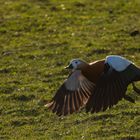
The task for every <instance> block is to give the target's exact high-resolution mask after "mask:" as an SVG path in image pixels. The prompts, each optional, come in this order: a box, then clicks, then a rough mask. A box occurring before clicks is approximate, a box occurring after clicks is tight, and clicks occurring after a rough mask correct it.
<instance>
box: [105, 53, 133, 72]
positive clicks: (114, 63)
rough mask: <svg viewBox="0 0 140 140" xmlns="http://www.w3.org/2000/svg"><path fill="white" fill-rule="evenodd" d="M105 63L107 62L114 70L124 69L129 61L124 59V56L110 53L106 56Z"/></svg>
mask: <svg viewBox="0 0 140 140" xmlns="http://www.w3.org/2000/svg"><path fill="white" fill-rule="evenodd" d="M105 63H108V64H109V65H110V66H111V67H112V68H114V69H115V70H116V71H123V70H125V69H126V68H127V67H128V66H129V65H130V64H132V62H131V61H129V60H127V59H125V58H124V57H121V56H118V55H110V56H107V57H106V60H105Z"/></svg>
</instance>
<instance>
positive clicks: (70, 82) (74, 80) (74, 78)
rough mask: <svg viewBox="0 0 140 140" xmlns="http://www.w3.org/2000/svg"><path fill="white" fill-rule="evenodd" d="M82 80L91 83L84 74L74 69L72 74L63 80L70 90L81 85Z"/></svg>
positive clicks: (76, 88) (74, 89)
mask: <svg viewBox="0 0 140 140" xmlns="http://www.w3.org/2000/svg"><path fill="white" fill-rule="evenodd" d="M83 82H86V83H87V84H88V85H93V86H94V84H93V83H92V82H90V81H89V80H88V79H87V78H86V77H85V76H83V75H82V74H81V71H80V70H76V71H75V72H73V73H72V75H71V76H70V77H69V78H68V79H67V80H66V81H65V86H66V88H67V89H68V90H70V91H76V90H78V88H79V87H80V86H81V84H82V83H83Z"/></svg>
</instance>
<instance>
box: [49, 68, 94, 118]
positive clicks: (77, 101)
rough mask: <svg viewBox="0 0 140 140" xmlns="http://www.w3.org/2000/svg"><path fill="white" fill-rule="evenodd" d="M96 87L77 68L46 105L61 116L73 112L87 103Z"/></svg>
mask: <svg viewBox="0 0 140 140" xmlns="http://www.w3.org/2000/svg"><path fill="white" fill-rule="evenodd" d="M75 77H76V78H75ZM94 87H95V85H94V83H93V82H91V81H89V80H88V79H87V78H86V77H84V76H83V75H82V73H81V71H79V70H77V71H76V72H74V73H73V74H71V76H69V78H68V79H67V80H65V82H64V84H63V85H62V86H61V87H60V88H59V89H58V91H57V92H56V94H55V96H54V97H53V99H52V101H51V102H50V103H48V104H47V105H46V106H47V107H48V108H50V109H51V110H52V111H53V112H54V113H56V114H57V115H59V116H61V115H68V114H71V113H73V112H75V111H78V110H79V109H80V108H81V107H83V106H84V105H85V104H86V103H87V101H88V99H89V97H90V95H91V94H92V93H93V90H94Z"/></svg>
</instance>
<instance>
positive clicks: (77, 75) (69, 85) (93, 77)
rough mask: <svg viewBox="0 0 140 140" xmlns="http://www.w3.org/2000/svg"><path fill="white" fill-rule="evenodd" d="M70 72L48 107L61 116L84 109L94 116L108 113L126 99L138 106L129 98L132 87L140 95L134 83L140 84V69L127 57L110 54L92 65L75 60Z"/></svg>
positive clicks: (70, 66) (72, 62)
mask: <svg viewBox="0 0 140 140" xmlns="http://www.w3.org/2000/svg"><path fill="white" fill-rule="evenodd" d="M66 69H70V71H71V72H70V74H69V76H68V78H67V79H66V80H65V81H64V83H63V84H62V85H61V86H60V88H59V89H58V90H57V91H56V94H55V95H54V97H53V98H52V100H51V101H50V102H49V103H47V104H46V105H45V106H46V107H48V108H49V109H50V110H52V112H53V113H56V114H57V115H59V116H61V115H68V114H72V113H73V112H76V111H78V110H80V109H81V108H83V107H85V108H86V111H87V112H91V113H94V112H99V111H105V110H106V109H107V108H111V107H112V106H113V105H115V104H117V103H118V101H119V100H121V99H122V98H124V99H126V100H128V101H130V102H132V103H134V102H135V101H134V99H132V98H131V97H130V96H128V95H126V91H127V87H128V85H129V84H132V86H133V89H134V91H136V92H137V93H138V94H140V90H139V89H138V88H137V87H136V86H135V84H134V82H136V81H140V68H138V67H137V66H136V65H135V64H134V63H132V62H131V61H129V60H127V59H126V58H124V57H121V56H118V55H110V56H107V57H106V58H105V59H102V60H98V61H95V62H92V63H87V62H85V61H83V60H80V59H73V60H72V61H70V63H69V65H68V66H67V67H66Z"/></svg>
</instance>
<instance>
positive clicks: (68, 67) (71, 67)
mask: <svg viewBox="0 0 140 140" xmlns="http://www.w3.org/2000/svg"><path fill="white" fill-rule="evenodd" d="M65 69H73V66H72V64H70V65H68V66H66V67H65Z"/></svg>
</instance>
